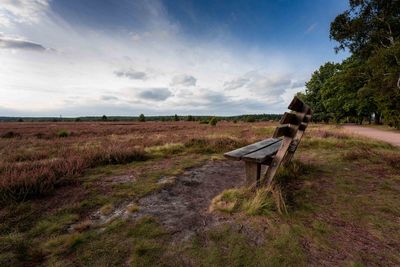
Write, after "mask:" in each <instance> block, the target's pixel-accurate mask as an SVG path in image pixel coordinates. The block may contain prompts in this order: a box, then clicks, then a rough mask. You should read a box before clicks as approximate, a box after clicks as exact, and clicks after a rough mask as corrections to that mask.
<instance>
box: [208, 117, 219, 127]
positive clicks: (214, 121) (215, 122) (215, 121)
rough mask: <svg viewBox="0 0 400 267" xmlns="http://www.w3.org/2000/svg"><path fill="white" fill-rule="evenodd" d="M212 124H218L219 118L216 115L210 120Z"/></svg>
mask: <svg viewBox="0 0 400 267" xmlns="http://www.w3.org/2000/svg"><path fill="white" fill-rule="evenodd" d="M208 123H209V124H210V125H211V126H216V125H217V123H218V119H217V118H216V117H212V118H211V119H210V121H209V122H208Z"/></svg>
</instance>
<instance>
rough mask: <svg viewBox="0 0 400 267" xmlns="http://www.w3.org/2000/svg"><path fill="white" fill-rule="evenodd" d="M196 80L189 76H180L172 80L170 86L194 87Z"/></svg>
mask: <svg viewBox="0 0 400 267" xmlns="http://www.w3.org/2000/svg"><path fill="white" fill-rule="evenodd" d="M196 82H197V79H196V78H195V77H193V76H191V75H187V74H182V75H176V76H174V77H173V78H172V81H171V86H195V85H196Z"/></svg>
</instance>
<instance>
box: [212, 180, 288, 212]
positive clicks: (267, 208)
mask: <svg viewBox="0 0 400 267" xmlns="http://www.w3.org/2000/svg"><path fill="white" fill-rule="evenodd" d="M209 210H210V211H211V212H213V211H222V212H227V213H233V212H237V211H239V212H244V213H246V214H248V215H267V214H269V213H270V212H272V211H276V212H278V213H280V214H283V213H287V209H286V204H285V200H284V198H283V195H282V191H281V188H280V186H279V185H271V186H268V187H261V188H258V189H257V190H252V189H250V188H239V189H228V190H225V191H223V192H222V193H221V194H219V195H217V196H216V197H215V198H214V199H213V200H212V201H211V205H210V207H209Z"/></svg>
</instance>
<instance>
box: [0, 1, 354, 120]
mask: <svg viewBox="0 0 400 267" xmlns="http://www.w3.org/2000/svg"><path fill="white" fill-rule="evenodd" d="M347 8H348V2H347V0H304V1H300V0H268V1H267V0H264V1H262V0H258V1H256V0H254V1H244V0H243V1H242V0H236V1H235V0H226V1H223V0H215V1H209V0H201V1H198V0H185V1H184V0H175V1H174V0H165V1H162V0H135V1H134V0H118V1H116V0H114V1H113V0H0V96H1V97H0V116H60V115H61V116H65V117H73V116H101V115H103V114H105V115H108V116H112V115H122V116H137V115H138V114H140V113H144V114H145V115H171V114H179V115H189V114H191V115H239V114H255V113H283V112H284V111H285V110H286V108H287V105H288V103H289V102H290V100H291V98H292V97H293V95H294V94H295V93H296V92H299V91H304V90H305V87H304V86H305V82H306V81H307V80H309V79H310V77H311V74H312V73H313V72H314V71H315V70H316V69H317V68H318V67H319V66H320V65H321V64H323V63H325V62H327V61H334V62H340V61H341V60H343V59H344V58H345V57H346V56H347V54H346V52H341V53H339V54H335V52H334V47H335V45H336V43H335V42H334V41H331V40H330V39H329V26H330V22H331V21H332V20H333V19H334V18H335V16H337V15H338V14H339V13H341V12H343V11H344V10H346V9H347Z"/></svg>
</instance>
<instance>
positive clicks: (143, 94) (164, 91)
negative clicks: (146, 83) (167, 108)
mask: <svg viewBox="0 0 400 267" xmlns="http://www.w3.org/2000/svg"><path fill="white" fill-rule="evenodd" d="M136 90H137V89H136ZM139 91H140V92H139V93H138V94H137V97H138V98H139V99H143V100H149V101H164V100H166V99H167V98H169V97H170V96H171V95H172V93H171V91H170V90H169V89H168V88H145V89H139Z"/></svg>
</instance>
